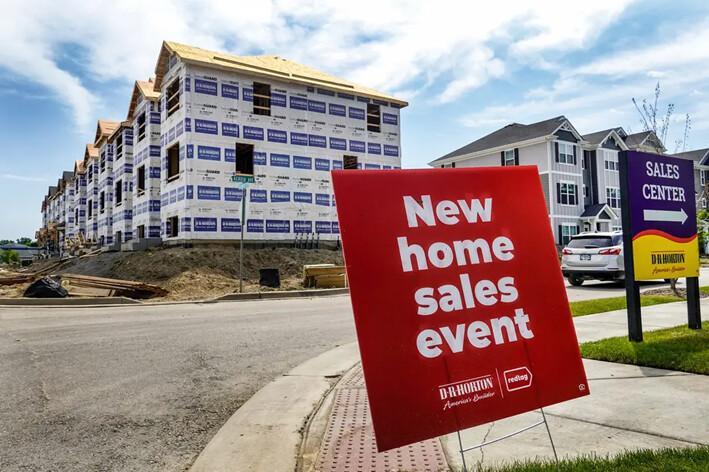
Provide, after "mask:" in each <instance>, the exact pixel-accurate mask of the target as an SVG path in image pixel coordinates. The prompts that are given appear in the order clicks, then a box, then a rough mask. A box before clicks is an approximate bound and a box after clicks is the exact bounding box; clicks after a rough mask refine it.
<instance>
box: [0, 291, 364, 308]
mask: <svg viewBox="0 0 709 472" xmlns="http://www.w3.org/2000/svg"><path fill="white" fill-rule="evenodd" d="M349 293H350V289H349V288H325V289H319V290H280V291H276V292H249V293H230V294H229V295H224V296H222V297H217V298H209V299H206V300H180V301H174V302H156V303H150V302H141V301H140V300H133V299H131V298H126V297H92V298H0V307H2V306H33V307H46V308H50V307H56V306H60V307H62V306H73V307H97V306H115V305H145V306H160V305H182V304H186V303H221V302H238V301H250V300H278V299H286V298H313V297H329V296H335V295H347V294H349Z"/></svg>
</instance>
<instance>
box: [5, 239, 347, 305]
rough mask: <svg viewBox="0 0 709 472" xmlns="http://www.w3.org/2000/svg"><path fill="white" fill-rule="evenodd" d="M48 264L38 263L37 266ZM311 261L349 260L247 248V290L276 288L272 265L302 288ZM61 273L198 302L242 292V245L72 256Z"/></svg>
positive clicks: (285, 286)
mask: <svg viewBox="0 0 709 472" xmlns="http://www.w3.org/2000/svg"><path fill="white" fill-rule="evenodd" d="M54 261H56V260H54ZM47 263H48V262H45V261H42V262H38V263H35V264H36V265H35V264H33V265H32V268H31V269H32V270H35V268H39V266H40V265H41V264H47ZM306 264H335V265H344V260H343V258H342V252H341V251H332V250H327V249H311V250H306V249H292V248H275V249H244V291H247V292H256V291H266V290H272V289H268V288H265V287H260V286H259V285H258V280H259V269H268V268H277V269H278V271H279V273H280V277H281V288H280V290H294V289H298V288H301V286H302V280H301V279H302V274H303V265H306ZM59 273H67V274H80V275H90V276H94V277H107V278H113V279H123V280H132V281H136V282H147V283H151V284H157V285H160V286H162V287H164V288H166V289H168V290H169V291H170V294H169V295H168V296H167V297H166V298H164V299H163V300H198V299H205V298H213V297H218V296H221V295H226V294H228V293H233V292H237V291H238V290H239V249H238V248H237V247H232V246H220V245H215V246H199V247H194V248H180V247H176V248H166V249H163V248H153V249H151V250H148V251H140V252H107V253H102V254H99V255H96V256H93V257H88V258H85V259H78V258H77V259H72V263H71V265H69V266H68V267H64V268H62V269H61V270H60V271H59ZM13 292H15V291H13ZM4 296H12V295H11V294H9V293H8V294H7V295H4ZM20 296H21V294H20ZM156 300H158V299H156Z"/></svg>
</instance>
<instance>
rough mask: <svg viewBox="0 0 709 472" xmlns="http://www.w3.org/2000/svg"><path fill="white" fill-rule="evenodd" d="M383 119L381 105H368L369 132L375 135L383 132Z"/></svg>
mask: <svg viewBox="0 0 709 472" xmlns="http://www.w3.org/2000/svg"><path fill="white" fill-rule="evenodd" d="M381 123H382V118H381V110H380V108H379V105H374V104H371V103H370V104H368V105H367V131H371V132H373V133H379V132H381V130H382V127H381Z"/></svg>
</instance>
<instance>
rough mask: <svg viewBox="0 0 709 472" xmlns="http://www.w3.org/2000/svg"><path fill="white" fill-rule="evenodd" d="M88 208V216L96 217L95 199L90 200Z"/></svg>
mask: <svg viewBox="0 0 709 472" xmlns="http://www.w3.org/2000/svg"><path fill="white" fill-rule="evenodd" d="M86 210H87V213H86V216H87V217H88V218H93V217H94V201H93V200H89V204H88V205H87V206H86Z"/></svg>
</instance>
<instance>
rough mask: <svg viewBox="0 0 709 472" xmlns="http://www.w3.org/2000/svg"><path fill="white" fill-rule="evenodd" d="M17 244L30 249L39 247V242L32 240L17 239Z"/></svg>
mask: <svg viewBox="0 0 709 472" xmlns="http://www.w3.org/2000/svg"><path fill="white" fill-rule="evenodd" d="M17 244H22V245H25V246H29V247H37V241H32V239H31V238H17Z"/></svg>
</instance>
